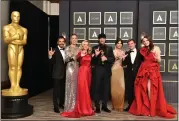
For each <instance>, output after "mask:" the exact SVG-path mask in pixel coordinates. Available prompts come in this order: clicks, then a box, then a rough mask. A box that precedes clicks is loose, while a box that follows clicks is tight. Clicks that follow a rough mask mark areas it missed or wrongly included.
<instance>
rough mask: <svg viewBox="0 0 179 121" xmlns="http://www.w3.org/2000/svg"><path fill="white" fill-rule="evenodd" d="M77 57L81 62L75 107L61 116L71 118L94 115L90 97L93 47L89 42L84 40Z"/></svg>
mask: <svg viewBox="0 0 179 121" xmlns="http://www.w3.org/2000/svg"><path fill="white" fill-rule="evenodd" d="M81 50H82V51H80V52H79V53H78V55H77V59H78V61H79V63H80V67H79V71H78V83H77V98H76V104H75V109H74V110H73V111H72V112H63V113H61V116H64V117H69V118H79V117H81V116H91V115H94V110H93V108H92V101H91V98H90V85H91V49H90V47H89V42H88V41H87V40H84V41H83V42H82V44H81Z"/></svg>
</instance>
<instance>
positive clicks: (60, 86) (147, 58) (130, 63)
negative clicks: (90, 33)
mask: <svg viewBox="0 0 179 121" xmlns="http://www.w3.org/2000/svg"><path fill="white" fill-rule="evenodd" d="M77 41H78V36H77V35H76V34H72V35H71V37H70V45H69V46H67V47H65V45H66V38H64V37H63V36H60V37H59V38H58V41H57V47H56V48H55V49H52V48H51V49H50V50H49V60H50V63H51V64H52V65H53V71H52V78H53V83H54V88H53V105H54V112H56V113H60V110H59V108H62V109H64V111H63V112H62V113H60V115H61V116H64V117H69V118H70V117H72V118H78V117H81V116H91V115H94V114H95V113H100V112H101V110H102V111H104V112H108V113H110V112H111V110H110V109H109V108H108V107H107V102H108V100H109V98H110V96H111V101H112V109H113V110H116V111H123V110H125V111H128V112H129V113H131V114H134V115H145V116H152V117H153V116H155V115H158V116H162V117H166V118H173V117H175V114H176V111H175V110H174V109H173V107H171V106H170V105H168V104H167V103H166V100H165V96H164V92H163V87H162V79H161V74H160V64H159V63H160V61H161V58H160V48H159V47H157V46H154V45H153V42H152V40H151V39H150V37H148V36H144V37H143V38H142V40H141V42H142V44H143V45H144V47H142V48H141V49H140V50H138V49H136V43H135V40H133V39H129V40H128V42H127V44H128V48H129V51H126V52H125V51H123V49H122V47H123V41H122V40H121V39H120V38H118V39H117V40H116V42H115V48H114V49H112V47H111V46H109V45H107V44H105V41H106V35H105V34H103V33H101V34H99V35H98V43H99V44H98V45H96V46H94V47H91V46H90V43H89V41H88V40H84V41H83V42H82V43H81V45H80V47H78V46H77ZM125 92H126V94H127V100H128V104H129V105H128V107H127V108H126V109H124V98H125ZM91 93H92V95H91ZM92 100H93V101H94V106H95V107H93V104H92Z"/></svg>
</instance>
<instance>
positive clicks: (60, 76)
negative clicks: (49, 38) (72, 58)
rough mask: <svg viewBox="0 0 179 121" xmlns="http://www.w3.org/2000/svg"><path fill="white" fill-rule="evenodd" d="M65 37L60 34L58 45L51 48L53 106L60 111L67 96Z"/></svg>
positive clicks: (57, 111) (56, 110)
mask: <svg viewBox="0 0 179 121" xmlns="http://www.w3.org/2000/svg"><path fill="white" fill-rule="evenodd" d="M64 48H65V38H64V37H63V36H60V37H59V38H58V41H57V47H56V48H55V49H54V50H52V48H51V49H50V50H49V52H48V54H49V59H50V62H51V64H52V66H53V69H52V78H53V85H54V86H53V106H54V112H56V113H60V111H59V107H60V108H63V107H64V96H65V72H66V66H65V65H66V64H65V52H64Z"/></svg>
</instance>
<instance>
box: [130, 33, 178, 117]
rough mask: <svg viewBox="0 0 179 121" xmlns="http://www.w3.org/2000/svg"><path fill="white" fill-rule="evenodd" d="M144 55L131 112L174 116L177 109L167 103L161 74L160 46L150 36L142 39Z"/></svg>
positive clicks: (135, 85) (141, 51) (136, 81)
mask: <svg viewBox="0 0 179 121" xmlns="http://www.w3.org/2000/svg"><path fill="white" fill-rule="evenodd" d="M142 43H143V44H144V47H143V48H141V50H140V53H141V54H142V55H143V56H144V61H143V63H142V64H141V66H140V68H139V70H138V74H137V77H136V80H135V84H134V92H135V99H134V101H133V103H132V105H131V107H130V109H129V113H131V114H134V115H144V116H151V117H153V116H156V115H157V116H161V117H165V118H174V117H175V114H176V111H175V110H174V108H173V107H172V106H170V105H168V104H167V102H166V99H165V96H164V91H163V86H162V78H161V74H160V64H159V63H160V61H161V57H160V48H159V47H157V46H154V45H153V43H152V40H151V39H150V38H149V37H148V36H144V38H143V39H142Z"/></svg>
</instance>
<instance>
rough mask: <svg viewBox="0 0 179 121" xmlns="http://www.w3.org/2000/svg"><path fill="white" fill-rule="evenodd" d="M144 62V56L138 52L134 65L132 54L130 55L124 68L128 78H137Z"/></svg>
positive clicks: (125, 61)
mask: <svg viewBox="0 0 179 121" xmlns="http://www.w3.org/2000/svg"><path fill="white" fill-rule="evenodd" d="M142 61H143V56H142V55H141V54H140V51H139V50H137V55H136V58H135V60H134V63H133V64H132V62H131V56H130V53H128V56H127V57H126V58H125V60H124V61H123V66H124V67H126V68H125V69H126V73H127V76H128V77H131V78H132V77H133V78H135V77H136V75H137V72H138V69H139V67H140V64H141V62H142Z"/></svg>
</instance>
